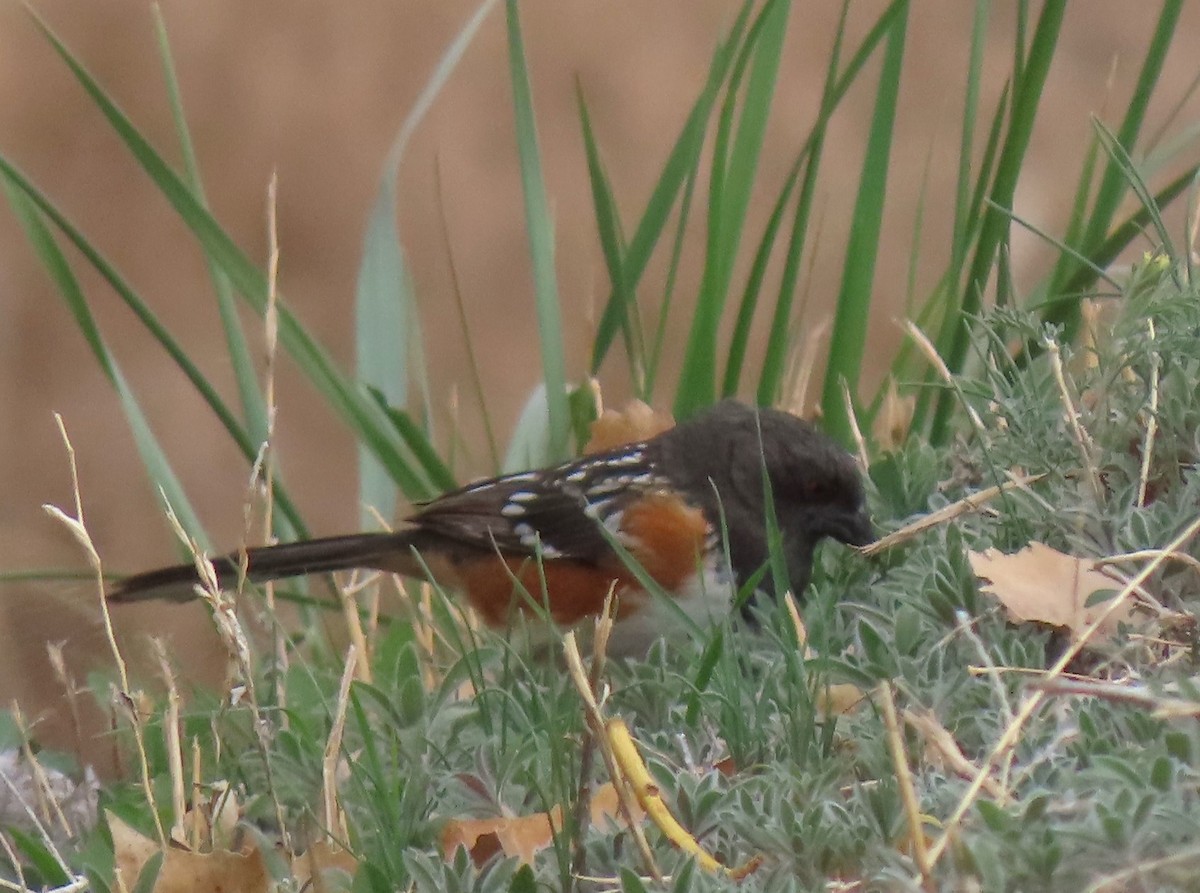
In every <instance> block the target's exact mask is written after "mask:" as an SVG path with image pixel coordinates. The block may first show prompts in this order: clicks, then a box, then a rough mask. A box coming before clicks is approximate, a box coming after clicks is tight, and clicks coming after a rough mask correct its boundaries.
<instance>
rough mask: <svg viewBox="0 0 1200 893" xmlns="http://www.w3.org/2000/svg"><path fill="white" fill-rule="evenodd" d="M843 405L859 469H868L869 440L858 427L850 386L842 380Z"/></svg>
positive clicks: (869, 463) (869, 462)
mask: <svg viewBox="0 0 1200 893" xmlns="http://www.w3.org/2000/svg"><path fill="white" fill-rule="evenodd" d="M842 403H843V404H845V407H846V419H847V420H848V421H849V422H850V436H851V437H853V438H854V453H855V458H857V459H858V467H859V468H864V469H865V468H868V467H869V466H870V465H871V460H870V459H869V458H868V456H867V440H866V438H865V437H863V433H862V428H860V427H859V425H858V414H857V413H856V412H855V411H854V398H853V397H851V396H850V386H849V385H848V384H847V383H846V380H845V379H844V378H843V379H842Z"/></svg>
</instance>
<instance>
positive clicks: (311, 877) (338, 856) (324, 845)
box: [292, 840, 358, 893]
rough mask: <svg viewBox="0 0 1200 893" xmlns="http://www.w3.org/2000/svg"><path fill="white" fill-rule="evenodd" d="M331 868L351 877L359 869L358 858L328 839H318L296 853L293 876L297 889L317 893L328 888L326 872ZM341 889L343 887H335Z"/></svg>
mask: <svg viewBox="0 0 1200 893" xmlns="http://www.w3.org/2000/svg"><path fill="white" fill-rule="evenodd" d="M330 870H338V871H344V872H346V874H348V875H350V876H351V877H353V876H354V872H355V871H357V870H358V860H357V859H356V858H354V854H353V853H350V852H347V851H346V850H344V849H342V848H341V847H339V846H335V845H333V844H331V843H329V842H327V841H324V840H318V841H317V842H316V843H314V844H313V845H312V846H310V847H309V848H308V849H307V850H305V851H304V852H303V853H296V856H295V858H294V859H292V878H293V879H294V880H295V882H296V887H295V889H298V890H312V891H316V893H321V891H323V890H325V889H328V886H327V885H326V884H325V879H324V873H325V872H327V871H330ZM335 889H341V887H335Z"/></svg>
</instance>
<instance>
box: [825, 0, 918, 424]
mask: <svg viewBox="0 0 1200 893" xmlns="http://www.w3.org/2000/svg"><path fill="white" fill-rule="evenodd" d="M901 9H902V12H901V13H900V14H899V16H898V17H897V19H896V21H895V22H894V23H893V24H892V27H891V33H890V34H889V35H888V40H887V44H886V45H885V49H884V56H883V68H882V71H881V73H880V78H879V92H878V93H877V94H876V100H875V112H874V114H873V116H872V121H871V131H870V134H869V135H868V137H867V150H866V154H865V156H864V159H863V172H862V177H861V178H860V180H859V187H858V198H857V199H856V200H855V205H854V217H853V221H852V223H851V229H850V239H849V243H848V245H847V247H846V266H845V271H844V273H843V275H842V287H841V292H840V293H839V295H838V303H837V308H836V310H835V312H834V321H833V331H832V333H831V336H830V343H829V361H828V363H827V364H826V367H825V386H824V392H823V396H822V398H821V405H822V409H823V410H824V423H825V427H826V429H827V430H828V431H829V432H830V434H832V435H833V436H834V437H837V438H839V439H841V440H842V441H843V442H845V443H848V442H849V440H850V423H849V417H848V416H847V414H846V406H845V404H844V402H843V399H842V383H843V382H845V384H846V386H847V387H849V389H850V393H851V395H855V394H856V391H857V388H858V376H859V372H860V370H861V368H862V358H863V355H864V353H865V350H866V334H867V320H868V317H869V315H870V307H871V287H872V284H873V282H874V278H875V261H876V258H877V256H878V252H879V233H880V230H881V228H882V223H883V205H884V197H885V196H886V194H887V171H888V159H889V157H890V155H891V149H892V135H893V132H894V130H895V121H896V101H897V98H898V96H899V89H900V71H901V66H902V64H903V62H904V45H905V38H906V36H907V26H908V6H907V4H903V5H902V7H901Z"/></svg>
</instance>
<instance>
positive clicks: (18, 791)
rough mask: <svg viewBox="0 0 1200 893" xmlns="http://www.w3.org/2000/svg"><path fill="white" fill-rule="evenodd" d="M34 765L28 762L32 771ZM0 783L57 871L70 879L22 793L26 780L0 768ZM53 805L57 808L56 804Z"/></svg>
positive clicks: (61, 856) (64, 860)
mask: <svg viewBox="0 0 1200 893" xmlns="http://www.w3.org/2000/svg"><path fill="white" fill-rule="evenodd" d="M26 759H27V760H28V757H26ZM36 765H37V763H36V761H30V770H31V771H33V767H34V766H36ZM0 781H3V782H4V786H5V787H6V788H8V792H9V794H10V795H11V796H12V798H13V799H14V800H16V801H17V803H19V804H21V809H22V810H23V811H24V813H25V817H26V818H27V819H29V824H30V826H32V827H34V828H36V829H37V833H38V839H39V840H40V842H41V843H42V845H43V846H45V847H46V850H47V852H49V853H50V855H51V857H52V858H53V859H54V861H55V862H56V863H57V864H58V867H59V869H60V870H61V871H62V873H63V874H65V875H67V876H68V877H70V876H71V869H70V868H69V867H68V866H67V861H66V859H64V858H63V855H62V853H60V852H59V850H58V847H57V846H55V844H54V838H53V837H51V836H50V832H49V830H48V829H47V828H46V826H45V824H43V822H42V820H41V818H40V817H39V816H38V814H37V810H36V809H34V808H33V806H32V804H30V802H29V800H27V799H26V797H25V795H24V794H23V793H22V788H25V789H26V790H28V789H29V785H28V782H27V780H24V779H14V778H12V776H10V775H9V774H8V772H7V771H5V770H4V769H3V768H0ZM18 782H24V783H18ZM41 784H42V782H38V787H37V793H38V797H39V799H40V798H41V797H42V791H41V790H40V787H41ZM51 800H53V798H51ZM55 805H56V806H57V803H56V804H55ZM64 821H65V819H64ZM4 837H7V835H4V834H0V838H4ZM12 864H13V865H16V864H18V860H16V859H13V860H12Z"/></svg>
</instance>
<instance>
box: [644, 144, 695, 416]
mask: <svg viewBox="0 0 1200 893" xmlns="http://www.w3.org/2000/svg"><path fill="white" fill-rule="evenodd" d="M698 174H699V171H698V170H697V169H696V168H695V167H693V168H692V170H691V171H689V172H688V176H687V180H686V181H685V182H684V185H683V198H681V199H680V200H679V216H678V218H677V220H676V223H675V237H674V238H673V239H672V240H671V257H670V261H669V262H668V263H667V281H666V283H665V285H664V287H663V297H662V305H661V306H660V307H659V310H658V324H657V325H656V326H655V328H654V340H653V341H652V342H651V345H650V357H649V359H648V361H647V363H646V396H645V397H644V398H643V399H644V400H645V401H646V402H647V403H649V402H651V400H652V399H653V397H654V385H655V383H656V382H657V381H658V368H659V361H660V360H661V359H662V355H663V348H664V347H665V346H666V342H667V320H669V319H670V317H671V304H672V301H673V298H674V297H675V283H676V281H677V277H678V275H679V262H680V259H681V258H682V257H683V239H684V236H685V235H686V234H687V223H688V220H689V219H690V218H691V212H692V199H693V197H694V196H695V194H696V177H697V175H698Z"/></svg>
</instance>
